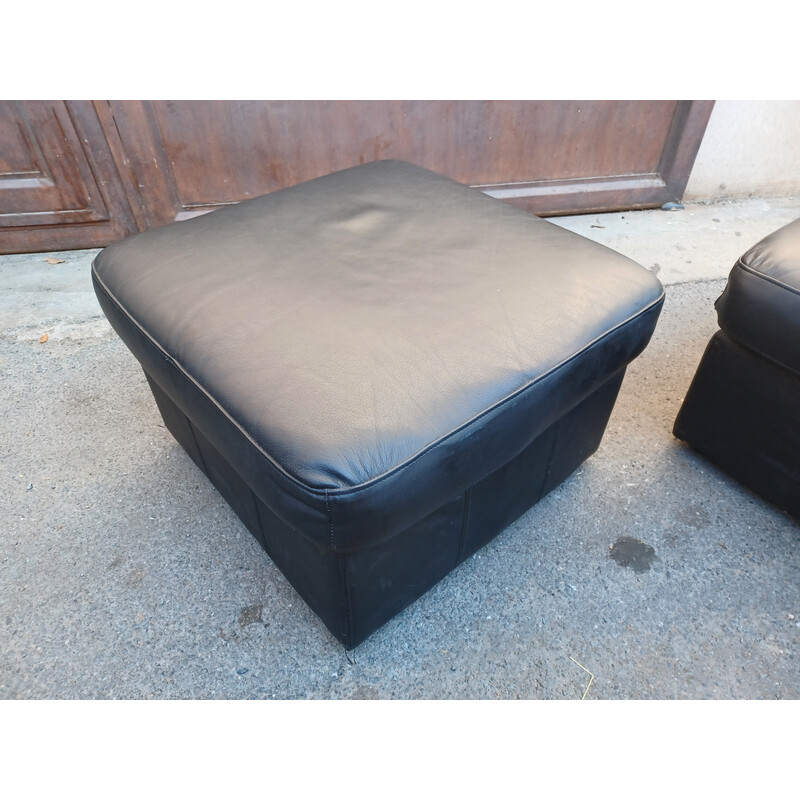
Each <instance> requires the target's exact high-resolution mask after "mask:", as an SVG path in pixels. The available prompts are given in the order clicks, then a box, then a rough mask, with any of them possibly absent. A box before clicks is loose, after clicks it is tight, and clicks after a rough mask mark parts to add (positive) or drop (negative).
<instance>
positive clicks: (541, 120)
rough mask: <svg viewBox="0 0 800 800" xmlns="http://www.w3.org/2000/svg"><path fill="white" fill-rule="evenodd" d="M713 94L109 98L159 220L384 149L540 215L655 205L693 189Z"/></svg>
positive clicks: (385, 154) (152, 216)
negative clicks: (689, 185) (690, 97)
mask: <svg viewBox="0 0 800 800" xmlns="http://www.w3.org/2000/svg"><path fill="white" fill-rule="evenodd" d="M712 105H713V103H711V102H700V101H695V102H689V101H597V100H593V101H413V100H408V101H399V100H398V101H394V100H393V101H252V102H246V101H201V102H197V101H191V102H181V101H158V102H138V101H122V102H113V103H111V109H112V113H113V116H114V119H115V121H116V124H117V129H118V130H119V134H120V137H121V140H122V143H123V147H124V149H125V152H126V154H127V157H128V158H129V163H130V168H131V170H132V172H133V173H134V175H135V176H136V181H137V184H138V185H139V187H141V189H142V202H143V205H144V207H145V208H146V210H147V214H148V221H149V224H151V225H163V224H166V223H168V222H172V221H175V220H180V219H185V218H186V217H189V216H194V215H196V214H198V213H203V212H205V211H209V210H212V209H214V208H217V207H219V206H221V205H226V204H229V203H235V202H238V201H240V200H244V199H247V198H249V197H255V196H258V195H260V194H266V193H268V192H272V191H276V190H278V189H282V188H284V187H286V186H291V185H294V184H296V183H299V182H301V181H304V180H309V179H311V178H315V177H318V176H320V175H325V174H328V173H330V172H333V171H335V170H339V169H345V168H346V167H351V166H354V165H355V164H363V163H365V162H366V161H372V160H376V159H386V158H399V159H403V160H407V161H412V162H415V163H417V164H420V165H421V166H424V167H428V168H429V169H432V170H435V171H437V172H441V173H443V174H445V175H448V176H449V177H451V178H453V179H455V180H457V181H460V182H462V183H466V184H469V185H472V186H478V187H480V188H481V189H483V190H484V191H486V192H487V193H488V194H491V195H493V196H495V197H498V198H500V199H503V200H508V201H510V202H514V203H516V204H519V205H522V206H524V207H525V208H528V209H530V210H532V211H534V212H535V213H539V214H545V215H546V214H558V213H576V212H580V211H592V210H612V209H614V208H633V207H652V206H657V205H661V204H662V203H664V202H666V201H667V200H677V199H679V197H680V194H681V193H682V191H683V189H684V188H685V184H686V180H688V175H689V169H690V168H691V163H692V162H693V160H694V156H695V154H696V151H697V147H699V143H700V138H701V137H702V132H703V130H704V129H705V124H706V123H707V121H708V116H709V115H710V112H711V106H712ZM679 156H683V157H684V162H686V163H683V162H681V163H682V164H683V167H684V168H683V169H682V171H681V170H678V171H676V170H675V169H674V162H675V161H676V159H678V157H679ZM687 165H688V166H687Z"/></svg>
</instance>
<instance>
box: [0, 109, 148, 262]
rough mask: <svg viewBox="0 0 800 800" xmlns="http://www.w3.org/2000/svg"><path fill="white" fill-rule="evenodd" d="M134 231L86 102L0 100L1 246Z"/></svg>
mask: <svg viewBox="0 0 800 800" xmlns="http://www.w3.org/2000/svg"><path fill="white" fill-rule="evenodd" d="M137 229H138V226H137V225H136V222H135V220H134V218H133V215H132V212H131V209H130V206H129V204H128V202H127V200H126V199H125V195H124V192H123V191H122V188H121V185H120V182H119V178H118V175H117V172H116V167H115V164H114V161H113V159H112V158H111V153H110V150H109V147H108V144H107V139H106V135H105V132H104V131H103V129H102V126H101V124H100V121H99V119H98V116H97V114H96V113H95V111H94V108H93V106H92V104H91V103H85V102H70V103H67V102H63V101H58V102H45V101H29V102H18V101H0V252H3V253H10V252H11V253H13V252H30V251H35V250H38V249H41V250H60V249H65V250H67V249H74V248H83V247H98V246H101V245H104V244H106V243H108V242H110V241H114V240H115V239H120V238H122V237H124V236H126V235H127V234H129V233H132V232H134V231H136V230H137Z"/></svg>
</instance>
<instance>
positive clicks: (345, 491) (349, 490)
mask: <svg viewBox="0 0 800 800" xmlns="http://www.w3.org/2000/svg"><path fill="white" fill-rule="evenodd" d="M98 257H99V256H98ZM96 260H97V259H95V261H93V262H92V275H93V277H94V279H95V280H96V281H97V283H98V285H99V286H100V287H101V288H102V289H103V291H104V292H105V293H106V295H107V296H108V298H109V299H110V300H111V301H113V303H114V304H115V305H116V306H117V308H118V309H119V310H120V311H121V312H122V313H123V314H124V315H125V316H126V317H127V318H128V320H130V322H131V324H133V326H134V327H135V328H137V329H138V330H139V331H141V332H142V333H143V334H144V335H145V336H146V337H147V339H149V340H150V342H151V343H152V344H153V346H154V347H155V348H156V349H157V350H158V351H159V352H161V353H163V354H164V355H168V354H167V352H166V351H165V350H164V348H163V346H162V345H161V344H159V343H158V341H157V340H156V339H155V338H154V337H153V336H152V335H151V334H150V333H149V332H148V331H147V329H146V328H144V326H142V325H141V323H139V322H138V321H137V320H135V319H134V318H133V317H132V316H131V314H130V313H129V312H128V311H127V309H125V307H124V306H123V305H122V304H121V303H120V302H119V300H117V298H116V297H115V296H114V295H113V294H112V292H111V291H110V289H109V288H108V287H107V286H106V285H105V284H104V283H103V281H102V280H101V279H100V277H99V276H98V275H97V270H96V269H95V262H96ZM664 296H665V292H664V290H663V289H662V291H661V293H660V294H659V296H658V297H657V298H656V299H655V300H653V301H652V302H651V303H650V304H649V305H647V306H645V307H644V308H643V309H642V310H641V311H637V312H636V313H635V314H633V315H631V316H630V317H628V318H627V319H625V320H623V321H622V322H620V323H618V324H617V325H615V326H614V327H613V328H610V329H609V330H607V331H606V332H605V333H602V334H600V336H597V337H596V338H595V339H593V340H592V341H591V342H589V343H588V344H586V345H585V346H584V347H582V348H581V349H580V350H578V351H576V352H575V353H573V354H572V355H570V356H568V357H567V358H565V359H564V360H563V361H561V362H559V363H558V364H556V365H555V366H553V367H551V368H550V369H549V370H547V371H546V372H543V373H541V374H540V375H537V376H536V377H535V378H532V379H531V380H530V381H528V382H527V383H525V384H524V385H522V386H520V387H519V388H518V389H515V390H514V391H513V392H511V393H510V394H508V395H506V396H505V397H503V398H501V399H500V400H498V401H497V402H495V403H494V404H492V405H491V406H489V407H488V408H485V409H484V410H483V411H480V412H479V413H478V414H476V415H475V416H473V417H472V418H470V419H469V420H467V421H466V422H464V423H462V424H461V425H459V426H458V427H457V428H454V429H453V430H451V431H449V432H448V433H445V434H442V436H440V437H439V438H438V439H436V440H434V441H433V442H430V443H429V444H427V445H425V447H423V448H422V449H421V450H419V451H417V452H416V453H414V454H413V455H411V456H409V457H408V458H407V459H405V461H402V462H401V463H400V464H396V465H395V466H394V467H392V468H391V469H390V470H388V471H387V472H384V473H383V474H381V475H377V476H375V477H374V478H370V479H369V480H368V481H364V482H363V483H360V484H358V485H357V486H347V487H342V488H338V489H330V490H329V489H328V488H325V487H315V486H309V485H308V484H307V483H305V482H304V481H302V480H301V479H300V478H298V477H296V476H295V475H292V474H291V473H289V472H287V471H286V469H285V468H284V467H282V466H281V465H280V464H278V462H277V461H275V460H274V459H273V458H272V456H270V455H269V454H268V453H267V452H266V451H265V450H264V449H263V448H262V447H261V446H260V445H259V444H258V443H257V442H256V441H255V440H254V439H253V437H252V436H250V434H249V433H247V431H246V430H245V429H244V428H243V427H242V426H241V424H240V423H238V422H237V421H236V420H235V419H234V418H233V417H231V415H230V414H229V413H228V412H227V411H226V410H225V409H224V408H223V407H222V406H221V405H220V404H219V403H218V402H217V401H216V400H215V399H214V397H213V396H212V395H211V394H210V393H209V392H208V391H207V390H206V389H205V388H204V387H203V386H202V385H201V384H200V383H199V382H198V381H197V380H196V379H195V378H194V377H193V376H192V375H191V374H190V373H189V372H188V370H186V368H185V367H184V366H183V364H181V363H179V362H178V361H177V360H175V359H174V358H173V359H172V363H173V364H174V366H175V368H176V369H178V370H180V371H181V372H182V373H183V374H184V375H185V376H186V378H187V379H188V380H190V381H191V382H192V383H193V384H194V385H195V387H197V389H198V390H199V391H200V392H201V393H202V394H203V395H205V397H206V398H207V399H208V400H209V401H210V402H211V403H212V404H213V405H214V406H215V407H216V408H217V409H218V410H219V412H220V413H221V414H222V415H223V416H224V417H225V418H226V419H227V420H228V421H229V422H230V423H231V424H232V425H233V426H234V427H235V428H236V429H237V430H238V431H239V432H240V433H241V434H242V435H243V436H244V437H245V439H247V441H248V442H249V443H250V444H251V445H252V446H253V447H254V448H255V449H256V451H257V452H258V453H259V454H260V455H262V456H263V457H264V458H265V459H266V460H267V461H268V462H269V463H270V464H271V465H272V466H273V467H274V468H275V469H276V470H278V471H279V472H280V473H281V475H283V476H284V477H285V478H287V479H288V480H290V481H291V482H292V483H294V484H295V485H296V486H298V487H299V488H301V489H303V490H304V491H306V492H308V493H309V494H312V495H316V496H317V497H319V496H321V495H322V496H324V497H326V498H327V497H328V494H329V493H330V494H332V495H334V496H336V497H345V496H347V495H350V494H355V493H356V492H360V491H362V490H365V489H368V488H370V487H371V486H374V485H375V484H378V483H380V482H381V481H383V480H385V479H386V478H389V477H391V476H392V475H394V474H395V473H397V472H399V471H401V470H403V469H405V468H406V467H407V466H408V465H409V464H411V463H413V462H414V461H416V460H417V459H419V458H421V457H422V456H424V455H426V454H428V453H430V452H432V451H433V450H435V449H436V448H437V447H438V446H439V445H440V444H442V443H443V442H445V441H446V440H447V439H450V438H451V437H452V436H454V435H455V434H457V433H460V432H461V431H463V430H465V429H466V428H468V427H469V426H470V425H472V424H474V423H475V422H477V421H478V420H479V419H481V418H483V417H485V416H487V415H488V414H490V413H491V412H493V411H495V410H496V409H498V408H500V407H502V406H503V405H505V404H506V403H508V402H510V401H511V400H514V399H516V398H517V397H519V395H521V394H523V393H524V392H526V391H527V390H528V389H530V388H531V387H533V386H536V385H537V384H538V383H540V382H541V381H543V380H544V379H545V378H548V377H550V376H551V375H553V374H554V373H556V372H557V371H558V370H560V369H562V368H563V367H565V366H567V365H568V364H569V363H571V362H572V361H574V360H575V359H577V358H578V357H580V356H581V355H583V354H584V353H585V352H587V351H588V350H589V349H591V348H592V347H594V346H595V345H597V344H599V343H600V342H602V341H603V340H604V339H606V338H608V337H609V336H611V335H612V334H614V333H616V332H617V331H619V330H621V329H622V328H624V327H626V326H627V325H629V324H631V323H633V322H635V321H636V320H638V319H639V318H640V317H643V316H645V315H646V314H648V313H649V312H650V311H652V310H653V309H654V308H657V307H658V306H660V305H661V303H662V302H663V301H664ZM170 358H171V357H170Z"/></svg>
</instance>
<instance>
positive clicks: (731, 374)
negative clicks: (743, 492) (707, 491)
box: [673, 331, 800, 518]
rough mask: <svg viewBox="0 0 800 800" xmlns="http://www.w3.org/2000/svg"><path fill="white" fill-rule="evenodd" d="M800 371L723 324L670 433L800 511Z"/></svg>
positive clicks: (754, 488)
mask: <svg viewBox="0 0 800 800" xmlns="http://www.w3.org/2000/svg"><path fill="white" fill-rule="evenodd" d="M798 407H800V376H798V375H795V374H794V373H792V372H790V371H788V370H785V369H783V368H781V367H779V366H777V365H775V364H774V363H773V362H771V361H768V360H766V359H764V358H761V357H760V356H759V355H757V354H756V353H754V352H753V351H751V350H749V349H748V348H746V347H742V346H741V345H740V344H738V343H737V342H736V341H734V340H733V339H732V338H731V337H729V336H728V335H727V334H726V333H725V332H724V331H719V332H717V333H716V334H715V335H714V336H713V337H712V339H711V341H710V342H709V344H708V346H707V348H706V351H705V353H704V354H703V358H702V360H701V362H700V366H699V367H698V368H697V372H696V374H695V376H694V379H693V380H692V383H691V385H690V387H689V391H688V392H687V394H686V398H685V399H684V401H683V404H682V405H681V409H680V412H679V413H678V416H677V418H676V420H675V425H674V430H673V432H674V434H675V436H676V437H677V438H679V439H682V440H683V441H685V442H687V443H688V444H690V445H691V446H692V447H693V448H694V449H695V450H697V451H698V452H699V453H702V454H703V455H704V456H706V457H707V458H709V459H710V460H711V461H712V462H714V463H715V464H717V466H719V467H720V468H722V469H723V470H724V471H725V472H727V473H728V474H729V475H731V476H732V477H733V478H735V479H736V480H737V481H739V482H740V483H742V484H744V485H745V486H747V487H748V488H749V489H751V490H752V491H754V492H757V493H758V494H760V495H761V496H762V497H764V498H765V499H767V500H768V501H770V502H771V503H774V504H775V505H777V506H778V507H779V508H783V509H784V510H786V511H788V512H789V513H791V514H793V515H794V516H796V517H798V518H800V426H798V425H796V424H793V422H794V421H795V420H796V419H797V409H798Z"/></svg>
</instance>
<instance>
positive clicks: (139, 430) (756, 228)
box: [0, 198, 800, 700]
mask: <svg viewBox="0 0 800 800" xmlns="http://www.w3.org/2000/svg"><path fill="white" fill-rule="evenodd" d="M799 217H800V198H783V199H770V200H766V199H748V200H742V201H736V202H727V203H723V204H714V205H687V206H686V207H685V208H684V209H683V210H677V211H664V210H655V211H639V212H625V213H615V214H600V215H585V216H576V217H564V218H555V219H553V221H554V222H555V223H556V224H559V225H562V226H564V227H567V228H570V229H571V230H574V231H577V232H579V233H581V234H583V235H585V236H588V237H590V238H593V239H596V240H597V241H600V242H602V243H604V244H608V245H609V246H611V247H613V248H615V249H617V250H619V251H620V252H622V253H624V254H626V255H628V256H631V257H632V258H634V259H635V260H637V261H638V262H639V263H641V264H642V265H643V266H644V267H646V268H647V269H650V270H652V271H653V272H655V273H656V274H657V275H658V277H659V278H660V279H661V280H662V282H664V283H665V284H666V285H667V287H668V288H667V300H666V303H665V307H664V311H663V314H662V317H661V320H660V322H659V325H658V327H657V329H656V333H655V336H654V338H653V341H652V343H651V344H650V346H649V347H648V348H647V350H646V351H645V352H644V354H643V355H642V356H641V357H640V358H639V359H637V360H636V361H635V362H634V363H633V364H632V365H631V367H630V368H629V371H628V375H627V377H626V379H625V382H624V384H623V388H622V391H621V393H620V397H619V400H618V403H617V406H616V408H615V410H614V412H613V415H612V417H611V421H610V423H609V428H608V431H607V433H606V437H605V439H604V441H603V444H602V445H601V447H600V449H599V451H598V452H597V453H596V454H595V455H594V456H593V457H592V458H590V459H589V460H588V461H587V462H586V463H585V464H584V465H583V466H582V467H581V468H580V469H579V470H578V471H577V472H576V473H575V474H574V475H573V476H571V478H569V479H568V480H567V481H566V482H565V483H564V484H563V485H562V486H560V487H559V488H558V489H556V490H555V491H554V492H552V493H551V494H550V495H549V496H548V497H547V498H545V499H544V500H543V501H542V502H541V503H539V504H538V505H537V506H536V507H535V508H533V509H531V510H530V511H529V512H528V513H527V514H525V515H524V516H523V517H522V518H521V519H519V520H518V521H517V522H516V523H514V524H513V525H512V526H510V527H509V528H508V529H507V530H506V531H505V532H503V533H502V534H501V535H500V536H499V537H498V538H497V539H495V540H494V541H493V542H492V543H491V544H490V545H489V546H487V547H486V548H484V549H483V550H482V551H481V552H480V553H478V554H477V555H476V556H475V557H474V558H473V559H471V560H470V561H469V562H467V563H465V564H463V565H462V566H461V567H460V568H459V569H457V570H456V571H455V572H453V573H452V574H451V575H449V576H448V577H447V578H446V579H445V580H443V581H442V582H441V583H440V584H439V585H437V586H436V587H435V588H434V589H433V590H431V591H430V592H429V593H428V594H427V595H426V596H424V597H423V598H421V599H420V600H419V601H417V602H416V603H415V604H414V605H413V606H411V607H410V608H409V609H407V610H406V611H405V612H403V613H402V614H400V615H399V616H398V617H397V618H395V619H394V620H392V621H391V622H390V623H388V624H387V625H386V626H384V627H383V628H382V629H381V630H379V631H378V632H377V633H376V634H374V635H373V636H372V637H371V638H370V639H368V640H367V641H366V642H365V643H364V644H362V645H361V646H359V647H358V648H356V649H355V650H354V651H353V652H352V653H350V654H346V653H345V651H344V649H343V648H342V647H341V646H340V645H339V644H338V643H337V642H336V641H335V640H334V639H333V638H332V637H331V636H330V635H329V634H328V633H327V631H326V629H325V628H324V627H323V625H322V623H321V622H319V620H317V619H316V617H315V616H314V615H313V614H312V612H311V611H309V609H308V608H307V607H306V606H305V605H304V603H303V602H302V600H300V599H299V597H298V596H297V595H296V594H295V593H294V591H293V589H292V588H291V587H290V586H289V584H288V583H287V582H286V580H285V579H284V578H283V577H282V575H281V574H280V572H279V571H278V570H277V569H276V568H275V567H274V566H273V565H272V563H271V562H270V561H269V559H268V558H267V557H266V555H265V554H264V553H263V551H262V550H261V549H260V548H259V547H258V545H257V544H256V542H255V540H254V539H253V538H252V537H251V536H250V534H249V533H248V532H247V530H246V529H245V528H244V526H243V525H242V524H241V523H240V522H239V521H238V519H237V518H236V517H235V515H234V514H233V512H231V511H230V510H229V508H228V507H227V506H226V505H225V503H224V502H223V501H222V500H221V498H220V497H219V495H218V494H217V493H216V491H215V490H214V489H213V488H212V487H211V486H210V485H209V484H208V482H207V481H206V479H205V478H204V477H203V476H202V474H201V473H200V472H198V470H197V469H196V468H195V467H194V465H193V464H192V462H191V461H190V460H189V458H188V457H187V456H186V455H185V454H184V453H183V451H182V450H181V449H180V448H179V447H178V445H177V444H176V443H175V442H174V441H173V439H172V438H171V437H170V435H169V434H168V433H167V431H166V430H165V428H164V426H163V424H162V423H161V420H160V417H159V416H158V413H157V411H156V408H155V404H154V402H153V401H152V398H151V396H150V394H149V390H148V388H147V385H146V383H145V379H144V376H143V374H142V373H141V371H140V370H139V368H138V365H137V363H136V362H135V361H134V359H133V357H132V356H131V355H130V354H129V352H128V351H127V350H126V348H125V347H124V346H123V345H122V343H121V342H120V340H119V339H118V338H117V337H116V335H115V334H114V333H113V332H112V331H111V329H110V327H109V326H108V324H107V323H106V321H105V319H104V318H103V316H102V313H101V311H100V309H99V306H98V305H97V302H96V300H95V298H94V294H93V292H92V289H91V284H90V279H89V265H90V262H91V259H92V257H93V256H94V254H95V253H96V252H97V251H75V252H68V253H50V254H33V255H19V256H2V257H0V286H1V287H2V295H1V296H0V368H1V369H2V375H3V381H2V385H1V389H0V391H2V398H1V401H2V408H3V414H2V418H0V442H1V443H2V445H0V482H1V483H0V486H1V490H0V698H4V699H7V698H20V699H24V698H231V699H234V698H276V699H278V698H280V699H291V698H353V699H355V698H359V699H367V698H385V699H390V698H428V699H449V698H476V699H477V698H486V699H505V698H527V699H581V698H582V697H583V696H584V695H585V697H586V699H587V700H596V699H612V698H613V699H633V698H635V699H650V698H659V699H670V698H696V699H703V698H732V699H733V698H753V699H758V698H764V699H770V698H793V699H798V698H800V523H798V522H797V521H795V520H793V519H791V518H790V517H788V516H787V515H785V514H783V513H781V512H780V511H778V510H776V509H775V508H773V507H771V506H769V505H768V504H766V503H765V502H763V501H762V500H761V499H759V498H758V497H756V496H754V495H753V494H751V493H749V492H747V491H745V490H744V489H742V488H740V487H739V486H738V485H736V484H735V483H734V482H733V481H732V480H731V479H729V478H728V477H726V476H725V475H724V474H722V473H721V472H719V471H718V470H717V469H715V468H714V467H713V466H711V465H710V464H708V463H707V462H705V461H704V460H703V459H702V458H700V457H699V456H697V455H696V454H695V453H693V452H692V451H691V450H689V449H688V448H687V447H686V446H685V445H683V444H682V443H680V442H678V441H676V440H675V439H674V438H673V437H672V434H671V427H672V421H673V420H674V418H675V415H676V413H677V411H678V408H679V406H680V403H681V400H682V398H683V395H684V393H685V391H686V389H687V387H688V385H689V382H690V380H691V377H692V375H693V373H694V370H695V368H696V366H697V363H698V362H699V360H700V356H701V354H702V352H703V349H704V347H705V344H706V342H707V340H708V338H709V337H710V336H711V334H712V333H713V331H714V330H715V329H716V319H715V314H714V309H713V302H714V300H715V298H716V297H717V296H718V295H719V294H720V292H721V290H722V288H723V286H724V279H725V277H726V276H727V274H728V271H729V270H730V268H731V266H732V264H733V262H734V261H735V259H736V258H737V257H738V256H739V255H740V254H741V253H742V252H743V251H744V250H745V249H747V248H748V247H749V246H750V245H751V244H753V243H755V242H756V241H757V240H758V239H760V238H761V237H762V236H764V235H766V234H767V233H769V232H771V231H773V230H775V229H776V228H778V227H780V226H781V225H783V224H785V223H788V222H790V221H792V220H794V219H797V218H799ZM48 260H49V261H48ZM53 262H56V263H53ZM45 334H46V335H47V337H48V338H47V340H46V341H45V342H40V338H41V337H43V336H44V335H45ZM621 537H634V538H636V539H638V540H640V541H641V542H643V543H644V544H645V545H647V546H648V547H649V548H652V553H650V551H647V554H649V557H645V558H644V559H643V560H642V561H640V562H635V563H633V564H631V565H628V566H625V565H620V564H618V563H617V561H616V560H615V559H614V558H613V556H614V555H615V554H616V551H615V550H613V549H612V547H613V546H614V545H615V543H616V542H617V540H618V539H620V538H621ZM590 681H591V685H589V684H590ZM587 686H588V691H587Z"/></svg>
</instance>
